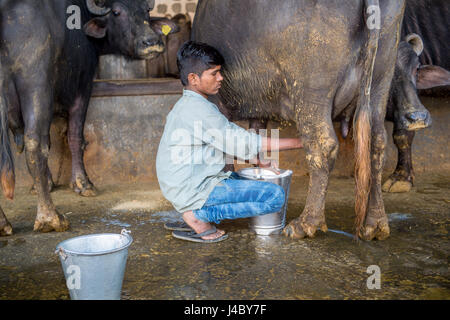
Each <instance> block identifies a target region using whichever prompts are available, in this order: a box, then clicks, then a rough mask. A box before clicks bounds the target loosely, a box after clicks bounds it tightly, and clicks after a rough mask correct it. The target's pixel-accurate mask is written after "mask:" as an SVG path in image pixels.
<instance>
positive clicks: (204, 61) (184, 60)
mask: <svg viewBox="0 0 450 320" xmlns="http://www.w3.org/2000/svg"><path fill="white" fill-rule="evenodd" d="M224 63H225V59H224V58H223V56H222V55H221V54H220V52H219V51H217V49H215V48H213V47H211V46H210V45H208V44H206V43H201V42H194V41H187V42H185V43H184V44H183V45H182V46H181V48H180V50H178V53H177V65H178V70H179V71H180V80H181V83H182V84H183V86H187V85H188V84H189V82H188V75H189V74H190V73H195V74H197V75H198V76H199V77H201V76H202V73H203V72H204V71H205V70H208V69H211V68H213V67H214V66H222V65H223V64H224Z"/></svg>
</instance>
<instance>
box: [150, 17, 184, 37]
mask: <svg viewBox="0 0 450 320" xmlns="http://www.w3.org/2000/svg"><path fill="white" fill-rule="evenodd" d="M150 27H151V28H152V29H153V31H154V32H156V34H158V35H160V36H162V35H165V36H167V35H169V34H171V33H177V32H179V31H180V27H179V26H178V25H177V24H176V23H175V22H173V21H171V20H169V19H166V18H150Z"/></svg>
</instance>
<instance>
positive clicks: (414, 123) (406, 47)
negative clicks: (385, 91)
mask: <svg viewBox="0 0 450 320" xmlns="http://www.w3.org/2000/svg"><path fill="white" fill-rule="evenodd" d="M423 48H424V47H423V41H422V39H421V38H420V36H418V35H417V34H409V35H408V36H407V37H406V39H405V41H402V42H400V44H399V48H398V56H397V63H396V66H395V74H394V78H393V82H392V88H391V95H390V98H391V101H390V102H391V103H392V107H393V108H392V110H393V117H394V122H395V124H396V126H397V128H398V129H406V130H410V131H411V130H419V129H423V128H426V127H428V126H430V125H431V116H430V113H429V112H428V110H427V109H426V108H425V107H424V106H423V104H422V103H421V102H420V99H419V96H418V94H417V90H418V89H429V88H433V87H437V86H443V85H448V84H450V72H448V71H447V70H445V69H443V68H441V67H438V66H429V65H427V66H421V65H420V63H419V56H420V55H421V54H422V51H423Z"/></svg>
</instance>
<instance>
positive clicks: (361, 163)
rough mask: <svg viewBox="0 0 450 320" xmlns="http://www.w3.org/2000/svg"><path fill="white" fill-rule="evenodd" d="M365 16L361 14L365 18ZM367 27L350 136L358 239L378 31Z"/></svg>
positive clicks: (365, 198) (365, 199) (373, 2)
mask: <svg viewBox="0 0 450 320" xmlns="http://www.w3.org/2000/svg"><path fill="white" fill-rule="evenodd" d="M369 6H378V7H379V1H378V0H365V11H366V10H367V8H369ZM366 19H367V17H366V16H365V21H367V20H366ZM366 30H368V42H367V45H366V47H365V48H364V50H363V51H364V52H363V59H362V63H363V79H362V83H361V88H360V94H359V99H358V105H357V108H356V112H355V117H354V118H353V119H354V120H353V121H354V123H353V130H354V132H353V137H354V140H355V163H356V164H355V189H356V190H355V193H356V194H355V213H356V219H355V229H356V230H355V238H359V234H360V230H361V228H362V226H363V223H364V220H365V218H366V214H367V207H368V203H369V194H370V188H371V157H370V155H371V131H372V125H371V122H372V121H371V118H372V110H371V108H370V90H371V86H372V77H373V70H374V65H375V59H376V55H377V50H378V41H379V38H380V30H379V29H377V28H374V29H369V28H368V27H367V29H366Z"/></svg>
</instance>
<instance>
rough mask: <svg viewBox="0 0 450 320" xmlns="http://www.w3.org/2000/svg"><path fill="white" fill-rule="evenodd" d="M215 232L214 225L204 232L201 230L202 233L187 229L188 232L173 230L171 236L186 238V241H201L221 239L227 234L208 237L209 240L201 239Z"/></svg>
mask: <svg viewBox="0 0 450 320" xmlns="http://www.w3.org/2000/svg"><path fill="white" fill-rule="evenodd" d="M216 232H217V229H216V227H212V228H211V229H209V230H206V231H205V232H202V233H196V232H195V231H189V232H185V231H174V232H172V236H173V237H174V238H177V239H181V240H187V241H193V242H203V243H213V242H219V241H223V240H225V239H227V238H228V235H227V234H224V235H223V236H221V237H218V238H215V239H209V240H205V239H202V237H204V236H207V235H209V234H213V233H216Z"/></svg>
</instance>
